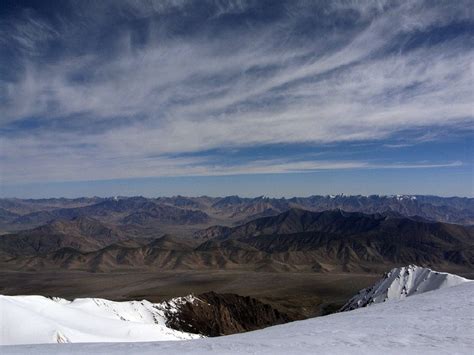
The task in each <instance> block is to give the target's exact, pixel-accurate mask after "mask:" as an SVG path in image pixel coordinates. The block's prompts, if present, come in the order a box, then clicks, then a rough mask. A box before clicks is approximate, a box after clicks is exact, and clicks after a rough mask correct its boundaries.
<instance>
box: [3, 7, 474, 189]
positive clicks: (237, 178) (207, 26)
mask: <svg viewBox="0 0 474 355" xmlns="http://www.w3.org/2000/svg"><path fill="white" fill-rule="evenodd" d="M473 30H474V10H473V7H472V3H470V2H469V1H342V0H341V1H338V0H335V1H263V0H262V1H244V0H241V1H230V0H229V1H225V0H221V1H184V0H183V1H181V0H174V1H112V0H110V1H107V0H104V1H99V2H97V1H87V0H83V1H67V0H66V1H4V2H3V3H2V9H1V10H0V45H1V48H2V50H1V51H0V195H1V196H8V197H13V196H17V197H47V196H68V197H73V196H91V195H99V196H107V195H136V194H140V195H147V196H158V195H175V194H183V195H201V194H207V195H214V196H216V195H230V194H239V195H244V196H255V195H270V196H293V195H299V196H304V195H311V194H333V193H346V194H372V193H378V194H396V193H411V194H415V193H418V194H437V195H458V196H473V195H474V187H473V156H474V147H473V143H472V141H473V138H474V133H473V128H474V120H473V115H474V112H473V104H472V103H473V102H474V91H473V90H474V89H473V87H474V85H473V64H472V63H473V48H474V46H473V45H474V36H473V35H472V34H473V33H474V32H473Z"/></svg>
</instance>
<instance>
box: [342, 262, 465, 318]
mask: <svg viewBox="0 0 474 355" xmlns="http://www.w3.org/2000/svg"><path fill="white" fill-rule="evenodd" d="M467 281H469V280H467V279H465V278H463V277H460V276H457V275H453V274H448V273H445V272H438V271H433V270H431V269H428V268H424V267H420V266H416V265H409V266H404V267H399V268H395V269H392V270H391V271H390V272H388V273H386V274H385V275H384V277H383V278H382V280H380V281H379V282H378V283H376V284H375V285H374V286H372V287H369V288H365V289H363V290H361V291H359V293H358V294H357V295H355V296H354V297H353V298H351V299H350V300H349V301H348V302H347V303H346V304H345V305H344V306H343V307H342V309H341V311H350V310H353V309H356V308H360V307H365V306H368V305H371V304H374V303H381V302H386V301H392V300H399V299H402V298H405V297H409V296H412V295H416V294H420V293H423V292H428V291H434V290H438V289H441V288H445V287H451V286H456V285H459V284H462V283H464V282H467Z"/></svg>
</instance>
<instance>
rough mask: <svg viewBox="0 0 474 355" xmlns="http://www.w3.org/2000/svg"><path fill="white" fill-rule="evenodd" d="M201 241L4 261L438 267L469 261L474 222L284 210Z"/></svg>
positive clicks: (102, 266) (19, 264) (98, 265)
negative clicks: (462, 223)
mask: <svg viewBox="0 0 474 355" xmlns="http://www.w3.org/2000/svg"><path fill="white" fill-rule="evenodd" d="M218 230H219V231H221V232H222V233H223V234H222V235H220V234H218V233H216V234H215V237H214V238H213V239H210V240H208V241H205V242H202V243H201V244H199V245H196V243H197V242H198V241H197V240H195V241H194V242H191V241H186V242H185V241H183V240H182V239H180V238H176V237H170V236H167V237H163V238H159V239H156V240H153V241H150V242H147V243H146V244H138V245H130V244H127V245H123V244H120V243H114V244H112V245H108V246H106V247H104V248H101V249H99V250H94V251H84V250H75V249H71V247H70V246H68V247H67V248H62V249H58V248H57V249H54V250H52V251H51V252H50V253H47V254H44V255H38V256H31V257H28V258H25V257H21V255H20V256H19V257H18V258H16V259H15V260H11V261H10V264H9V265H8V266H9V267H13V268H15V267H16V268H27V269H29V270H31V269H33V270H34V269H36V268H52V269H54V268H58V267H59V268H66V269H74V270H88V271H101V272H105V271H114V270H123V269H127V270H131V269H135V270H141V269H151V270H160V269H161V270H175V269H181V270H199V269H242V270H257V271H323V272H324V271H377V272H378V271H380V270H383V269H387V267H391V266H394V265H401V264H409V263H417V264H419V265H426V266H436V267H437V268H438V269H440V270H469V271H471V270H473V269H474V229H473V228H472V227H464V226H459V225H450V224H445V223H431V222H426V221H423V220H414V219H409V218H399V217H396V218H393V217H387V216H383V215H380V214H376V215H366V214H362V213H346V212H343V211H326V212H322V213H317V212H309V211H303V210H294V209H293V210H290V211H287V212H285V213H282V214H280V215H278V216H275V217H265V218H261V219H258V220H255V221H252V222H249V223H247V224H245V225H243V226H240V227H235V228H225V229H218Z"/></svg>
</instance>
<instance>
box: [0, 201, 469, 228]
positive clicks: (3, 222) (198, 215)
mask: <svg viewBox="0 0 474 355" xmlns="http://www.w3.org/2000/svg"><path fill="white" fill-rule="evenodd" d="M291 208H300V209H305V210H310V211H326V210H333V209H342V210H344V211H347V212H363V213H370V214H375V213H384V214H386V215H389V214H391V215H393V216H395V215H401V216H406V217H411V218H421V219H425V220H431V221H439V222H447V223H457V224H465V225H469V224H474V199H472V198H459V197H452V198H443V197H436V196H404V195H403V196H402V195H396V196H378V195H374V196H344V195H336V196H310V197H304V198H299V197H294V198H290V199H284V198H281V199H275V198H267V197H263V196H261V197H256V198H242V197H239V196H227V197H222V198H215V197H207V196H201V197H185V196H175V197H160V198H156V199H153V198H145V197H114V198H79V199H43V200H20V199H0V232H2V231H3V232H4V231H18V230H22V229H30V228H33V227H37V226H40V225H42V224H45V223H47V222H49V221H51V220H54V219H71V218H74V217H79V216H89V217H93V218H95V219H99V220H101V221H103V222H106V223H109V224H115V225H120V224H125V225H134V226H137V227H144V228H146V233H145V234H146V235H147V236H150V235H155V236H156V235H160V234H162V233H163V231H164V232H166V233H175V234H182V233H185V234H189V233H190V232H193V231H196V230H197V229H198V228H199V229H202V228H205V227H206V226H209V227H210V226H212V225H223V226H228V227H230V226H235V225H240V224H244V223H246V222H249V221H251V220H254V219H257V218H261V217H267V216H275V215H278V214H280V213H282V212H285V211H288V210H289V209H291ZM164 225H165V226H167V227H166V228H165V230H163V228H162V227H163V226H164ZM193 225H196V228H194V230H193V228H192V227H190V228H188V229H187V230H183V228H182V226H193ZM153 230H155V233H154V232H153ZM134 234H135V235H139V236H140V235H141V234H143V231H141V230H140V229H137V230H135V231H134Z"/></svg>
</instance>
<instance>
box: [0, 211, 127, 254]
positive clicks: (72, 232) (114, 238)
mask: <svg viewBox="0 0 474 355" xmlns="http://www.w3.org/2000/svg"><path fill="white" fill-rule="evenodd" d="M125 239H127V238H126V237H125V236H124V235H123V234H121V233H120V232H119V231H118V230H116V229H114V228H111V227H108V226H105V225H104V224H102V223H101V222H99V221H97V220H95V219H93V218H90V217H77V218H74V219H72V220H54V221H52V222H50V223H48V224H46V225H43V226H40V227H37V228H34V229H32V230H27V231H22V232H19V233H16V234H9V235H4V236H2V237H0V253H3V254H7V255H10V256H19V255H30V256H31V255H32V256H37V255H42V254H47V253H50V252H54V251H56V250H59V249H61V248H72V249H74V250H77V251H79V252H80V251H92V250H97V249H99V248H103V247H104V246H107V245H109V244H112V243H115V242H118V241H120V240H125Z"/></svg>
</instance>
